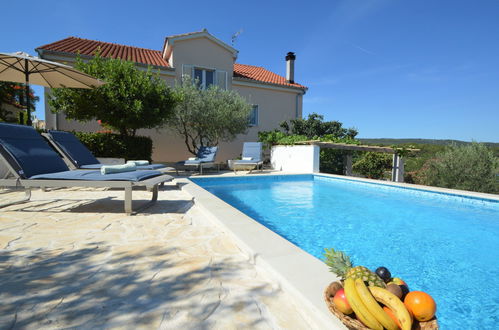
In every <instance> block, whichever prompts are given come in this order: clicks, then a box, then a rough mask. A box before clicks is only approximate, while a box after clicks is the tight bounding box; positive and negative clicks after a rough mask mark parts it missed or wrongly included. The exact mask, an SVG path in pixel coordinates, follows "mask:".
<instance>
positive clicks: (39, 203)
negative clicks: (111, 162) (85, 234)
mask: <svg viewBox="0 0 499 330" xmlns="http://www.w3.org/2000/svg"><path fill="white" fill-rule="evenodd" d="M146 203H148V200H143V199H135V200H133V203H132V205H133V208H134V210H135V209H137V208H139V207H141V206H142V205H144V204H146ZM192 205H193V201H192V200H191V199H189V200H185V199H184V200H158V201H156V202H155V203H154V204H152V205H151V206H149V207H147V208H145V209H143V210H141V211H140V212H139V213H138V214H162V213H185V212H187V211H188V210H189V209H190V208H191V207H192ZM123 207H124V206H123V200H121V199H114V198H113V197H104V198H99V199H83V198H78V199H60V198H54V199H46V200H33V201H29V202H25V203H22V204H18V205H15V206H10V207H9V208H8V211H9V212H52V213H60V212H74V213H97V212H98V213H101V214H102V213H123V214H124V210H123Z"/></svg>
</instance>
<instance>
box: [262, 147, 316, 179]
mask: <svg viewBox="0 0 499 330" xmlns="http://www.w3.org/2000/svg"><path fill="white" fill-rule="evenodd" d="M319 151H320V148H319V147H318V146H312V145H306V146H273V147H272V150H271V153H270V163H271V164H272V168H273V169H274V170H277V171H283V172H293V173H317V172H319Z"/></svg>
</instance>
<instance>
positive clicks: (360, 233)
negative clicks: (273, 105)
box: [192, 175, 499, 329]
mask: <svg viewBox="0 0 499 330" xmlns="http://www.w3.org/2000/svg"><path fill="white" fill-rule="evenodd" d="M192 181H194V182H195V183H196V184H198V185H200V186H201V187H203V188H204V189H206V190H208V191H209V192H211V193H213V194H214V195H216V196H217V197H219V198H221V199H222V200H224V201H225V202H227V203H229V204H231V205H232V206H234V207H235V208H237V209H239V210H240V211H242V212H244V213H245V214H247V215H248V216H250V217H252V218H253V219H255V220H257V221H258V222H260V223H261V224H263V225H265V226H266V227H268V228H269V229H271V230H273V231H274V232H276V233H277V234H279V235H281V236H282V237H284V238H286V239H287V240H289V241H291V242H292V243H294V244H296V245H297V246H299V247H300V248H302V249H303V250H305V251H307V252H308V253H310V254H311V255H313V256H315V257H317V258H320V259H322V253H323V251H324V248H329V247H334V248H335V249H339V250H343V251H346V252H347V253H348V254H349V255H350V256H351V258H352V260H353V261H354V263H355V264H356V265H364V266H367V267H368V268H370V269H376V268H377V267H378V266H385V267H387V268H388V269H390V270H391V272H392V276H394V277H395V276H396V277H400V278H402V279H403V280H405V281H406V282H407V283H408V285H409V287H410V289H411V290H421V291H425V292H427V293H429V294H430V295H432V296H433V297H434V299H435V300H436V302H437V306H438V311H437V316H438V318H439V323H440V325H441V327H442V328H443V329H478V328H480V329H495V328H497V325H498V322H499V281H498V278H499V203H498V202H496V201H493V200H485V199H479V198H467V197H462V196H457V195H450V194H439V193H433V192H427V191H424V190H416V189H404V188H397V187H392V186H384V185H379V184H371V183H362V182H357V181H353V180H348V179H337V178H331V177H326V176H320V175H294V176H255V177H250V178H248V177H245V178H198V179H192Z"/></svg>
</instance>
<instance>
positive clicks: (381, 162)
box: [353, 152, 392, 179]
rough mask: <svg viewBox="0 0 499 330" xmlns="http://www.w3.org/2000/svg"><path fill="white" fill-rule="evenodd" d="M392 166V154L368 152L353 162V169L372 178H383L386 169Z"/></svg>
mask: <svg viewBox="0 0 499 330" xmlns="http://www.w3.org/2000/svg"><path fill="white" fill-rule="evenodd" d="M391 168H392V155H389V154H384V153H379V152H366V153H364V154H363V155H362V156H361V157H360V158H359V159H358V160H357V161H356V162H355V164H353V170H354V171H355V172H357V173H359V174H362V175H364V176H366V177H368V178H370V179H382V178H383V177H384V174H385V171H386V170H389V169H391Z"/></svg>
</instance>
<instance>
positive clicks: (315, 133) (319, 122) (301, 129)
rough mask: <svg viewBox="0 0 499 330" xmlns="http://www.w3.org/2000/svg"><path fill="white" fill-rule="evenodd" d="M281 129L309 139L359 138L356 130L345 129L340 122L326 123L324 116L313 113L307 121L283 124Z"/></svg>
mask: <svg viewBox="0 0 499 330" xmlns="http://www.w3.org/2000/svg"><path fill="white" fill-rule="evenodd" d="M281 128H283V129H284V130H285V132H286V133H288V134H296V135H305V136H307V137H308V138H309V139H313V138H316V137H322V136H326V135H330V136H332V137H334V138H350V139H353V138H355V136H357V134H358V132H357V130H356V129H355V128H344V127H343V124H342V123H340V122H339V121H324V116H323V115H319V114H317V113H315V112H314V113H311V114H309V115H308V118H307V119H303V118H298V119H291V120H290V121H289V124H288V123H287V122H282V123H281Z"/></svg>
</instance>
